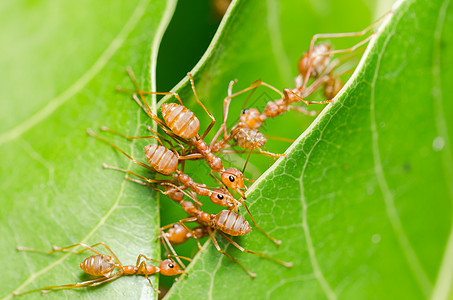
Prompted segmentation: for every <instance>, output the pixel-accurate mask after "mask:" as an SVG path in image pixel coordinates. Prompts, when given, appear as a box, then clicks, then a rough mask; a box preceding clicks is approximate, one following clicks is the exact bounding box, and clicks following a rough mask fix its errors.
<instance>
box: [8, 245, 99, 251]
mask: <svg viewBox="0 0 453 300" xmlns="http://www.w3.org/2000/svg"><path fill="white" fill-rule="evenodd" d="M97 245H98V244H95V245H93V246H91V247H90V246H88V245H86V244H84V243H77V244H74V245H71V246H67V247H64V248H60V247H58V246H53V247H52V250H50V251H46V250H40V249H32V248H27V247H22V246H17V247H16V250H17V251H27V252H38V253H45V254H53V253H55V252H69V253H74V254H80V253H82V252H84V251H86V250H90V251H92V252H94V253H96V254H101V253H99V252H98V251H96V250H94V249H93V247H96V246H97ZM78 246H81V247H84V248H85V249H83V250H81V251H68V250H69V249H71V248H75V247H78Z"/></svg>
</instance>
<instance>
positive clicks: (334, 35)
mask: <svg viewBox="0 0 453 300" xmlns="http://www.w3.org/2000/svg"><path fill="white" fill-rule="evenodd" d="M389 14H393V10H390V11H388V12H387V13H385V14H384V15H383V16H382V17H380V18H378V19H377V20H376V21H374V22H373V23H372V24H370V25H369V26H367V27H365V28H364V29H363V30H361V31H357V32H347V33H327V34H326V33H321V34H315V35H314V36H313V37H312V39H311V41H310V48H309V50H308V57H311V53H312V51H313V48H314V46H315V42H316V41H317V40H318V39H327V38H342V37H358V36H364V35H365V34H367V33H368V32H369V31H370V30H371V29H372V28H374V27H375V26H376V24H378V23H379V22H380V21H381V20H382V19H384V18H385V17H386V16H387V15H389ZM365 40H367V41H368V40H369V37H368V38H367V39H365ZM365 43H366V42H365ZM365 43H362V42H361V45H363V44H365ZM359 44H360V43H359ZM361 45H360V46H361ZM360 46H357V47H355V48H358V47H360ZM354 50H355V49H354ZM352 51H353V50H352ZM333 52H335V51H329V53H328V54H327V53H324V54H323V55H331V54H336V53H343V52H335V53H333ZM349 52H351V51H349ZM311 68H312V63H311V62H310V65H309V67H308V69H307V73H306V75H305V78H304V83H303V85H302V89H303V88H305V86H307V82H308V77H309V76H308V75H309V74H310V72H311Z"/></svg>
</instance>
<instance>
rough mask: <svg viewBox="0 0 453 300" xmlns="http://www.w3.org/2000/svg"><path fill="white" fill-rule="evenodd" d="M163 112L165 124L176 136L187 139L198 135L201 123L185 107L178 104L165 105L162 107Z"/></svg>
mask: <svg viewBox="0 0 453 300" xmlns="http://www.w3.org/2000/svg"><path fill="white" fill-rule="evenodd" d="M161 110H162V117H163V118H164V120H165V123H166V124H167V126H168V127H169V128H170V129H171V131H173V132H174V133H175V134H176V135H178V136H180V137H182V138H185V139H190V138H193V137H195V136H197V135H198V130H199V129H200V121H199V120H198V118H197V117H195V115H194V113H193V112H191V111H190V110H188V109H187V108H186V107H185V106H182V105H179V104H176V103H165V104H163V105H162V108H161Z"/></svg>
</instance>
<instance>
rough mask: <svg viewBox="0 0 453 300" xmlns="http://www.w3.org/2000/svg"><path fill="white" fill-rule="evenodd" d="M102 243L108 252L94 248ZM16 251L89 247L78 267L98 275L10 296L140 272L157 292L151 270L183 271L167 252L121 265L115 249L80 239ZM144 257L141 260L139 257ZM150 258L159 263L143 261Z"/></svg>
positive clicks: (87, 284)
mask: <svg viewBox="0 0 453 300" xmlns="http://www.w3.org/2000/svg"><path fill="white" fill-rule="evenodd" d="M100 245H102V246H104V247H105V249H107V251H108V252H109V253H110V255H105V254H101V253H100V252H98V251H96V250H95V249H94V248H95V247H97V246H100ZM77 246H81V247H83V248H84V249H83V250H80V251H70V250H69V249H72V248H75V247H77ZM17 250H18V251H29V252H40V253H46V254H52V253H55V252H70V253H75V254H80V253H82V252H84V251H86V250H89V251H91V252H93V253H95V254H94V255H92V256H90V257H87V258H86V259H85V260H84V261H83V262H82V263H80V268H81V269H82V270H83V271H84V272H85V273H87V274H89V275H92V276H98V277H99V278H96V279H92V280H88V281H84V282H79V283H73V284H63V285H54V286H46V287H42V288H39V289H33V290H29V291H24V292H18V291H16V292H14V293H13V296H18V295H23V294H28V293H32V292H38V291H41V294H43V295H44V294H47V293H50V292H54V291H60V290H67V289H75V288H84V287H91V286H98V285H101V284H104V283H107V282H110V281H113V280H116V279H118V278H120V277H121V276H126V275H144V276H145V278H146V279H147V280H148V282H149V284H150V285H151V287H152V288H153V289H154V290H155V291H156V292H157V293H160V292H159V290H158V289H156V288H155V287H154V286H153V284H152V283H151V280H150V279H149V278H148V276H149V275H152V274H155V273H160V274H162V275H165V276H175V275H178V274H182V273H186V271H184V270H183V269H181V268H180V267H179V265H178V264H177V263H176V262H175V261H173V260H172V259H171V258H170V256H173V255H170V256H169V258H168V259H165V260H157V259H151V258H148V257H146V256H145V255H143V254H140V255H139V256H138V257H137V262H136V264H135V266H125V265H123V264H122V263H121V262H120V260H119V259H118V258H117V257H116V255H115V253H113V251H112V250H111V249H110V248H109V247H108V246H107V245H106V244H105V243H103V242H101V243H97V244H94V245H92V246H88V245H86V244H83V243H78V244H75V245H71V246H68V247H64V248H59V247H56V246H54V247H53V250H51V251H44V250H37V249H30V248H25V247H20V246H18V247H17ZM176 257H177V258H183V259H186V260H189V261H190V260H191V259H190V258H186V257H182V256H176ZM142 259H144V261H142ZM149 260H150V261H154V262H158V263H159V267H156V266H153V265H150V264H146V261H149Z"/></svg>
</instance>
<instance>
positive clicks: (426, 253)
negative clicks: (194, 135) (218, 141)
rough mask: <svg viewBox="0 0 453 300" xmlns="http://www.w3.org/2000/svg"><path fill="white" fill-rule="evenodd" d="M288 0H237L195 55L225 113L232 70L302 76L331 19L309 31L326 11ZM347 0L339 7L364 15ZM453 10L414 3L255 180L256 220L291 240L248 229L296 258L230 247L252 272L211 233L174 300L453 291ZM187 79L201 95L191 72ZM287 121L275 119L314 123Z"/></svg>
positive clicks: (258, 246)
mask: <svg viewBox="0 0 453 300" xmlns="http://www.w3.org/2000/svg"><path fill="white" fill-rule="evenodd" d="M289 2H291V1H288V2H285V3H280V2H278V1H266V2H265V1H260V2H258V1H253V2H252V1H242V2H241V1H238V2H237V3H236V2H235V7H234V8H233V9H232V10H231V11H230V13H231V14H230V15H229V19H228V21H227V22H226V23H225V24H223V25H222V26H224V27H222V29H221V30H222V31H221V33H220V34H219V35H217V36H216V37H217V39H215V40H214V44H212V45H211V48H210V50H208V52H207V54H206V55H205V57H204V60H202V62H201V63H200V64H199V65H198V67H197V68H196V71H197V76H196V82H197V88H198V90H199V93H200V94H201V96H202V99H209V101H210V104H211V107H212V106H215V107H214V110H215V111H216V113H217V114H216V115H217V116H220V113H221V110H220V109H221V99H223V97H224V96H225V94H226V93H225V90H226V86H227V83H228V81H229V80H231V79H233V78H238V79H239V82H240V83H241V82H243V85H242V87H245V86H247V85H248V84H250V82H252V81H254V80H256V79H257V78H262V79H263V80H265V81H267V82H270V83H271V84H273V85H275V86H276V87H277V88H279V89H282V88H284V87H288V86H292V82H291V78H293V76H295V74H294V73H295V68H293V67H292V66H293V65H295V63H296V62H297V59H298V57H299V55H300V53H301V52H302V51H303V49H304V45H307V44H308V38H309V36H310V35H311V34H312V33H315V32H326V30H324V28H315V29H314V32H311V33H309V30H308V28H309V26H312V25H313V26H314V27H316V26H320V25H321V24H322V25H325V24H324V23H322V22H321V21H320V20H322V18H317V17H316V16H315V15H311V14H310V13H309V11H307V10H309V9H310V7H309V6H308V5H307V4H305V3H302V4H300V6H299V7H298V6H296V4H295V3H294V2H291V3H289ZM332 3H335V2H334V1H333V2H332ZM332 5H335V4H332ZM337 5H339V6H340V7H334V6H332V8H331V10H330V11H331V12H332V14H333V16H334V17H337V18H341V16H342V15H343V16H344V15H346V16H347V19H348V20H352V19H354V16H352V15H350V14H347V13H345V14H342V11H341V9H342V6H341V5H343V2H341V3H340V2H338V4H337ZM324 11H329V9H327V10H322V12H324ZM361 14H363V13H362V12H359V16H360V15H361ZM325 17H327V16H325ZM362 18H365V17H364V16H363V15H362ZM452 22H453V5H451V3H450V1H448V0H445V1H423V0H408V1H405V2H403V3H401V4H400V6H399V7H398V8H397V9H396V11H395V14H394V15H393V16H392V17H391V18H388V19H386V20H385V21H384V24H383V25H382V27H381V28H380V31H379V33H378V35H377V37H376V38H373V40H372V42H371V45H370V49H369V50H367V52H366V53H365V54H364V59H363V61H362V63H361V65H360V66H359V67H358V70H357V71H356V72H355V73H354V75H353V77H352V78H351V80H350V81H349V83H348V85H347V87H345V88H344V90H343V92H342V93H341V94H340V95H339V96H338V97H337V99H336V101H335V102H334V104H333V105H329V106H328V108H326V109H325V110H324V111H323V113H322V114H321V115H320V116H319V117H318V118H317V119H316V121H315V122H314V123H313V124H312V125H311V126H310V128H309V129H307V130H306V131H305V132H304V133H303V134H302V135H301V136H300V137H299V138H298V140H297V141H296V142H295V143H294V144H293V145H292V146H291V147H290V148H289V149H288V150H287V152H286V153H287V157H286V158H285V159H281V160H279V161H278V162H277V163H276V164H274V165H273V166H272V168H271V169H270V170H268V171H267V172H266V173H265V174H264V175H263V176H262V177H260V179H259V180H258V181H257V182H256V183H255V184H254V186H253V187H252V188H251V189H250V193H249V194H248V198H247V201H248V203H250V209H251V211H252V213H253V214H254V216H255V218H256V220H257V221H258V223H259V224H261V226H262V227H263V228H265V229H267V230H268V231H269V232H270V233H271V234H272V235H274V236H276V237H277V238H280V239H282V241H283V243H282V245H281V246H280V247H279V248H276V247H275V246H274V245H273V244H272V243H271V242H270V241H268V240H266V239H265V238H264V236H263V235H262V234H261V233H260V232H257V230H255V231H253V232H252V233H251V234H249V235H248V236H244V237H242V238H238V239H237V241H238V242H239V243H240V244H241V245H242V246H244V247H245V248H247V249H250V250H256V251H260V252H263V253H265V254H268V255H271V256H274V257H278V258H280V259H283V260H287V261H292V262H293V263H294V267H293V268H292V269H289V270H288V269H285V268H283V267H281V266H279V265H277V264H275V263H272V262H269V261H266V260H264V259H261V258H259V257H255V256H253V255H250V254H246V253H239V251H237V250H236V249H233V248H234V247H232V246H231V245H230V246H227V251H228V252H229V253H230V254H231V255H233V256H234V257H237V258H238V259H239V260H240V261H241V262H242V263H244V265H246V266H247V267H248V268H249V269H250V270H252V271H253V272H256V273H257V274H258V277H257V278H256V279H251V278H250V277H248V276H247V274H246V273H245V272H243V270H242V269H241V268H240V267H239V266H238V265H236V264H235V263H233V262H232V261H231V260H229V259H228V258H226V257H224V256H222V255H221V254H220V253H218V252H217V251H216V250H215V248H214V247H213V245H212V243H207V244H206V246H205V251H204V252H203V253H199V254H198V255H197V256H196V258H195V260H194V261H193V262H192V264H191V266H190V267H189V269H188V271H189V276H187V277H185V278H183V279H182V280H180V281H179V282H177V283H176V284H175V285H174V286H173V288H172V290H171V291H170V292H169V294H167V299H178V298H179V299H212V298H215V299H232V298H234V299H263V298H265V297H266V298H272V299H275V298H283V297H284V298H288V299H323V298H328V299H336V298H343V299H353V298H354V299H355V298H357V299H368V298H377V299H419V298H420V299H422V298H432V299H446V298H448V297H452V296H453V294H452V291H451V283H452V275H453V274H452V272H453V231H452V200H453V161H452V160H453V155H452V150H451V140H452V138H453V121H452V120H453V115H452V114H453V102H452V101H448V98H447V97H448V95H451V94H452V92H453V91H452V89H453V85H452V84H451V82H452V80H453V74H452V72H453V71H452V69H451V65H452V60H453V46H452V45H453V44H452V41H453V32H452V31H451V30H449V28H452V26H453V24H452ZM330 24H331V25H332V24H335V25H338V27H337V28H328V29H327V32H328V31H335V32H344V31H347V30H348V31H352V30H354V29H355V30H357V29H361V28H363V27H364V26H363V27H359V28H357V27H355V28H347V30H344V29H345V28H341V26H343V25H344V23H341V22H338V19H336V20H335V22H332V23H330ZM296 29H297V30H296ZM305 29H307V31H306V30H305ZM310 30H311V28H310ZM299 33H300V35H298V34H299ZM272 54H273V55H274V57H272ZM180 86H181V88H180V89H179V90H178V91H179V92H180V93H181V94H184V95H187V97H189V96H188V95H189V93H190V89H189V87H188V86H187V82H182V84H181V85H180ZM237 89H240V87H237ZM266 92H267V91H266ZM263 93H264V92H263ZM238 101H240V100H238ZM261 101H262V102H259V103H260V104H259V105H263V106H264V103H265V101H263V100H261ZM256 105H258V104H256ZM239 107H240V106H239ZM260 108H261V107H260ZM234 111H236V112H234ZM235 114H236V115H237V114H238V108H236V110H233V112H232V115H233V118H234V116H235ZM282 120H283V121H282ZM280 121H281V122H282V123H277V122H275V123H271V124H272V125H268V127H267V128H269V129H270V128H276V130H277V132H279V133H280V135H285V134H286V133H287V131H292V129H291V128H289V127H298V128H304V123H302V122H300V123H297V121H295V120H294V119H290V118H287V116H284V117H282V118H280ZM274 135H275V134H274ZM269 148H270V150H271V151H276V150H275V148H271V147H270V146H269ZM259 159H261V160H264V159H265V158H262V157H260V158H259ZM219 240H222V239H221V238H219ZM222 245H223V246H225V245H226V244H225V243H222Z"/></svg>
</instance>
